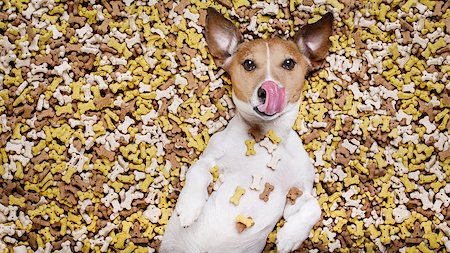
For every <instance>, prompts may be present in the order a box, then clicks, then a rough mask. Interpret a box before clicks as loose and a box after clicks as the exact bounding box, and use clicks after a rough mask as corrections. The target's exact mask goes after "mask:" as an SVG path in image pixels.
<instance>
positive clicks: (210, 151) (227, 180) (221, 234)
mask: <svg viewBox="0 0 450 253" xmlns="http://www.w3.org/2000/svg"><path fill="white" fill-rule="evenodd" d="M332 27H333V14H332V13H327V14H325V15H324V16H322V18H321V19H320V20H319V21H317V22H316V23H313V24H307V25H305V26H303V27H302V28H301V29H300V30H299V31H298V32H297V34H296V35H295V37H294V39H293V40H284V39H281V38H272V39H255V40H252V41H248V42H244V41H243V37H242V35H241V34H240V32H239V30H238V28H237V27H236V26H234V25H233V23H232V22H231V21H230V20H228V19H226V18H225V17H223V16H222V15H221V14H220V13H219V12H217V11H216V10H215V9H213V8H209V9H208V13H207V19H206V33H205V36H206V42H207V44H208V47H209V51H210V53H211V54H212V56H213V57H214V61H215V63H216V64H217V65H218V66H219V67H222V68H223V69H224V70H225V71H227V72H228V73H229V75H230V76H231V81H232V99H233V102H234V104H235V106H236V109H237V114H236V116H235V117H233V119H231V121H230V122H229V124H228V126H227V127H226V128H225V129H224V130H223V131H221V132H219V133H216V134H214V135H213V136H212V137H211V139H210V141H209V143H208V146H207V147H206V149H205V151H204V153H203V154H202V155H201V157H200V158H199V160H198V161H197V162H195V164H193V165H192V166H191V167H190V169H189V170H188V173H187V175H186V181H185V186H184V188H183V190H182V191H181V193H180V196H179V198H178V201H177V204H176V207H175V210H174V212H173V215H172V216H171V218H170V220H169V223H168V224H167V226H166V230H165V234H164V236H163V239H162V243H161V246H160V252H170V253H173V252H188V253H190V252H193V253H194V252H201V253H204V252H208V253H211V252H233V253H234V252H246V253H248V252H261V251H262V250H263V249H264V247H265V244H266V239H267V236H268V235H269V233H270V232H271V231H272V230H273V229H274V227H275V225H276V224H277V222H278V221H279V220H280V218H284V219H285V223H284V225H283V227H282V228H281V229H279V231H278V233H277V240H276V245H277V250H278V252H290V251H293V250H295V249H297V248H298V247H299V246H300V245H301V243H302V242H303V241H304V240H305V239H306V238H308V235H309V233H310V231H311V229H312V227H313V226H314V224H315V223H316V222H317V221H318V220H319V219H320V216H321V209H320V206H319V203H318V201H317V200H316V198H315V197H314V196H313V195H312V190H313V182H314V178H315V170H314V168H313V166H312V164H311V161H310V158H309V156H308V153H307V152H306V151H305V149H304V147H303V144H302V142H301V139H300V138H299V136H298V135H297V133H296V132H295V131H294V130H292V126H293V125H294V123H295V120H296V118H297V115H298V110H299V106H300V100H301V94H302V88H303V83H304V79H305V75H306V74H307V73H308V72H309V71H311V70H314V69H316V68H318V67H320V65H321V64H322V62H323V60H324V59H325V57H326V56H327V54H328V49H329V47H330V41H329V36H331V33H332V30H333V28H332ZM212 168H215V169H216V171H215V173H216V176H215V177H213V175H214V170H211V169H212ZM211 171H213V173H211ZM217 173H218V174H219V175H220V176H219V177H218V179H217ZM214 179H216V185H215V187H214V189H215V190H214V191H213V192H212V193H211V194H210V195H209V193H208V186H210V184H211V183H212V182H213V181H214ZM219 183H221V184H219Z"/></svg>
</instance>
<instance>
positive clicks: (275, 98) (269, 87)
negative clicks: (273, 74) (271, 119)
mask: <svg viewBox="0 0 450 253" xmlns="http://www.w3.org/2000/svg"><path fill="white" fill-rule="evenodd" d="M261 88H262V89H263V90H265V91H266V101H265V102H264V104H262V105H259V106H258V110H259V111H260V112H263V113H265V114H267V115H274V114H275V113H279V112H282V111H283V109H284V104H285V94H286V89H285V88H284V87H282V88H280V87H279V86H278V85H277V84H276V83H275V82H272V81H265V82H263V84H262V86H261Z"/></svg>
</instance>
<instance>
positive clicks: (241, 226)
mask: <svg viewBox="0 0 450 253" xmlns="http://www.w3.org/2000/svg"><path fill="white" fill-rule="evenodd" d="M246 228H247V226H245V224H243V223H241V222H236V229H237V231H238V232H239V233H242V232H243V231H244V230H245V229H246Z"/></svg>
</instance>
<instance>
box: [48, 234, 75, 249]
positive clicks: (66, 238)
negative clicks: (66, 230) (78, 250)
mask: <svg viewBox="0 0 450 253" xmlns="http://www.w3.org/2000/svg"><path fill="white" fill-rule="evenodd" d="M65 241H70V243H71V244H72V245H73V244H74V243H75V241H74V240H73V237H72V236H70V235H65V236H64V237H63V238H62V239H61V240H59V241H56V242H52V243H51V244H52V247H53V250H60V249H62V246H61V245H62V244H63V242H65Z"/></svg>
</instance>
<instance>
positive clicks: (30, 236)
mask: <svg viewBox="0 0 450 253" xmlns="http://www.w3.org/2000/svg"><path fill="white" fill-rule="evenodd" d="M28 243H30V247H31V248H32V249H33V250H37V249H38V244H37V235H36V233H35V232H30V233H29V234H28Z"/></svg>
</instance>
